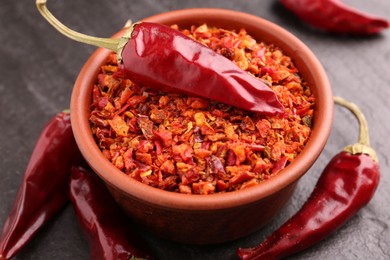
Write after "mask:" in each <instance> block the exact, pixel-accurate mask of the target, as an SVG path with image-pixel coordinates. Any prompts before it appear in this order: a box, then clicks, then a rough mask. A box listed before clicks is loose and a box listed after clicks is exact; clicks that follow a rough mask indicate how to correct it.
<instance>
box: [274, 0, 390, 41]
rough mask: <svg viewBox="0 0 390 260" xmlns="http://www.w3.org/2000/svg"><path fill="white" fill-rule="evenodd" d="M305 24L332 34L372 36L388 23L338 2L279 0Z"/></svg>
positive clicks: (330, 0)
mask: <svg viewBox="0 0 390 260" xmlns="http://www.w3.org/2000/svg"><path fill="white" fill-rule="evenodd" d="M280 2H281V3H282V4H283V5H284V6H285V7H286V8H287V9H288V10H290V11H291V12H293V13H294V14H295V15H297V16H298V17H299V18H300V19H301V20H303V21H304V22H306V23H307V24H309V25H311V26H313V27H315V28H319V29H322V30H325V31H328V32H332V33H339V34H353V35H372V34H376V33H379V32H381V31H382V30H383V29H385V28H388V27H389V21H387V20H385V19H383V18H381V17H376V16H373V15H370V14H366V13H363V12H362V11H359V10H357V9H355V8H352V7H349V6H347V5H345V4H343V3H342V2H341V1H340V0H280Z"/></svg>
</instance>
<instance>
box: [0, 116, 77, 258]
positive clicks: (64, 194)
mask: <svg viewBox="0 0 390 260" xmlns="http://www.w3.org/2000/svg"><path fill="white" fill-rule="evenodd" d="M81 158H82V156H81V153H80V151H79V149H78V147H77V145H76V141H75V140H74V137H73V132H72V128H71V123H70V114H69V112H67V111H64V112H60V113H59V114H57V115H56V116H55V117H54V118H53V119H51V120H50V121H49V122H48V124H47V125H46V126H45V128H44V129H43V131H42V133H41V134H40V136H39V139H38V141H37V143H36V144H35V147H34V150H33V152H32V155H31V158H30V160H29V162H28V165H27V169H26V171H25V174H24V177H23V180H22V184H21V186H20V188H19V191H18V194H17V197H16V200H15V202H14V204H13V207H12V209H11V212H10V214H9V216H8V218H7V220H6V222H5V225H4V227H3V231H2V234H1V237H0V259H10V258H11V257H13V256H15V255H16V254H17V252H18V251H19V250H20V249H21V248H22V247H23V246H24V245H25V244H26V243H27V242H28V241H30V240H31V238H32V237H33V236H34V235H35V234H36V233H37V232H38V231H39V229H40V228H41V227H42V226H43V225H44V224H46V223H47V222H48V221H49V220H50V219H52V218H53V216H54V215H55V214H57V213H58V212H59V211H60V210H61V209H63V207H64V206H65V205H66V204H67V203H68V202H69V196H68V185H69V176H70V169H71V166H72V165H73V164H76V163H79V162H80V161H81Z"/></svg>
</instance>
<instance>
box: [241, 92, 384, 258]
mask: <svg viewBox="0 0 390 260" xmlns="http://www.w3.org/2000/svg"><path fill="white" fill-rule="evenodd" d="M334 100H335V103H337V104H340V105H342V106H344V107H346V108H348V109H350V110H351V111H352V112H353V113H354V114H355V116H356V117H357V118H358V120H359V123H360V136H359V141H358V143H356V144H354V145H351V146H347V147H346V148H344V151H342V152H340V153H339V154H337V155H336V156H335V157H333V159H332V160H331V161H330V162H329V164H328V165H327V166H326V168H325V169H324V171H323V173H322V175H321V176H320V179H319V180H318V182H317V184H316V186H315V188H314V190H313V192H312V194H311V195H310V197H309V199H308V200H307V201H306V203H305V204H304V205H303V207H302V208H301V209H300V210H299V211H298V212H297V213H296V214H295V215H294V216H293V217H292V218H290V219H289V220H288V221H287V222H286V223H285V224H283V225H282V226H281V227H280V228H279V229H278V230H276V231H275V232H274V233H272V234H271V235H270V236H269V237H268V238H266V239H265V241H264V242H262V243H261V244H260V245H258V246H256V247H253V248H239V249H238V250H237V253H238V256H239V257H240V258H241V259H279V258H283V257H287V256H289V255H292V254H295V253H297V252H300V251H302V250H304V249H306V248H308V247H310V246H312V245H314V244H316V243H317V242H319V241H321V240H322V239H324V238H326V237H327V236H328V235H329V234H331V233H332V232H334V231H335V230H336V229H338V228H339V227H340V226H342V225H343V224H344V223H345V222H346V221H348V220H349V219H350V218H352V217H353V216H354V215H355V213H356V212H357V211H359V210H360V209H361V208H362V207H364V206H365V205H366V204H367V203H368V202H369V201H370V200H371V198H372V196H373V195H374V193H375V190H376V188H377V186H378V183H379V179H380V172H379V165H378V160H377V157H376V154H375V151H374V150H373V149H372V148H371V147H370V145H369V137H368V127H367V123H366V120H365V118H364V115H363V114H362V113H361V112H360V110H359V108H358V107H357V106H356V105H355V104H353V103H350V102H348V101H346V100H344V99H342V98H340V97H335V98H334Z"/></svg>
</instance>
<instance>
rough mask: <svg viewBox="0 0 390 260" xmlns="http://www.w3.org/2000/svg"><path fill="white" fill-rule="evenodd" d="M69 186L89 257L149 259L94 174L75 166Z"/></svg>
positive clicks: (115, 259) (136, 236)
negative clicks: (87, 246) (88, 247)
mask: <svg viewBox="0 0 390 260" xmlns="http://www.w3.org/2000/svg"><path fill="white" fill-rule="evenodd" d="M69 189H70V199H71V201H72V204H73V207H74V210H75V212H76V215H77V217H78V219H79V222H80V224H81V226H82V228H83V230H84V233H85V234H86V236H87V237H88V240H89V243H90V246H91V252H90V254H91V255H90V256H91V259H96V260H99V259H106V260H109V259H112V260H118V259H123V260H128V259H140V258H142V259H151V258H152V257H151V255H150V254H149V253H148V252H147V249H146V246H145V243H143V241H142V239H141V238H140V236H139V235H138V234H136V233H135V230H134V229H133V228H132V227H131V226H130V225H129V220H128V219H126V218H125V217H124V213H123V212H122V211H121V210H120V209H119V207H118V206H117V204H116V203H115V201H114V199H113V198H112V196H111V194H110V193H109V191H108V189H107V187H106V186H104V184H103V183H102V182H101V181H100V180H99V178H98V177H97V176H96V175H95V174H93V173H92V172H91V171H89V170H88V169H87V168H84V167H81V166H78V167H76V166H74V167H73V168H72V171H71V178H70V188H69Z"/></svg>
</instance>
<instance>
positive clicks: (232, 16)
mask: <svg viewBox="0 0 390 260" xmlns="http://www.w3.org/2000/svg"><path fill="white" fill-rule="evenodd" d="M144 20H145V21H151V22H158V23H163V24H167V25H172V24H178V25H179V27H180V28H188V27H189V26H191V25H200V24H202V23H207V24H209V25H212V26H217V27H222V28H226V29H236V30H239V29H241V28H245V29H246V30H247V31H248V33H249V34H250V35H252V36H253V37H254V38H255V39H256V40H257V41H264V42H266V43H274V44H275V45H277V46H279V47H281V48H282V50H283V51H284V52H285V53H286V54H287V55H289V56H290V57H291V58H292V59H293V61H294V62H295V64H296V66H297V67H298V69H299V71H300V73H301V75H302V77H303V78H304V79H305V80H306V81H307V82H308V83H309V85H310V87H311V89H312V92H313V94H314V95H315V97H316V107H315V114H314V118H313V129H312V135H311V137H310V139H309V140H308V143H307V145H306V147H305V149H304V150H303V151H302V153H301V154H300V155H298V157H297V158H296V159H295V161H294V162H293V163H292V164H290V165H289V166H288V167H286V168H285V169H283V170H282V171H281V172H280V173H279V174H278V175H276V176H274V177H272V178H270V179H269V180H267V181H265V182H263V183H260V184H259V185H257V186H256V187H251V188H247V189H244V190H240V191H235V192H230V193H223V194H213V195H186V194H178V193H174V192H169V191H163V190H159V189H156V188H152V187H149V186H147V185H145V184H142V183H140V182H138V181H136V180H133V179H131V178H129V177H127V176H126V175H125V174H123V173H122V172H121V171H120V170H118V169H117V168H116V167H115V166H114V165H112V164H111V163H110V162H109V161H108V160H107V159H106V158H105V157H104V156H103V154H102V153H101V152H100V150H99V149H98V147H97V145H96V143H95V141H94V140H93V137H92V134H91V131H90V128H89V122H88V117H89V106H90V104H91V92H92V87H93V84H94V81H95V78H96V76H97V73H98V70H99V68H100V66H101V65H102V64H103V63H104V62H105V59H106V57H107V55H108V54H109V51H107V50H104V49H98V50H97V51H96V52H95V53H94V54H93V55H92V56H91V58H90V59H89V60H88V61H87V62H86V64H85V65H84V67H83V68H82V70H81V72H80V74H79V77H78V78H77V80H76V83H75V87H74V90H73V94H72V100H71V111H72V113H71V114H72V118H71V119H72V127H73V131H74V134H75V138H76V141H77V143H78V145H79V148H80V150H81V152H82V154H83V155H84V157H85V159H86V160H87V162H88V163H89V164H90V165H91V167H92V168H93V169H94V170H95V172H96V173H97V174H98V175H99V176H100V177H101V178H102V179H103V180H104V181H105V182H106V183H108V184H109V185H110V186H113V187H115V188H116V189H118V190H120V191H122V192H123V193H124V194H130V195H131V196H134V197H137V198H138V199H140V200H143V201H144V202H145V203H148V204H151V205H154V206H158V207H171V208H173V209H181V210H214V209H221V208H227V207H235V206H237V205H241V204H248V203H253V202H255V201H258V200H260V199H263V198H265V197H267V196H269V195H270V194H273V193H275V192H277V191H279V190H281V189H283V188H285V187H286V186H288V185H289V184H291V183H293V182H295V181H297V180H298V179H299V178H300V177H301V176H302V175H303V174H304V173H305V172H306V171H307V170H308V169H309V168H310V167H311V165H312V164H313V163H314V162H315V160H316V159H317V157H318V156H319V154H320V153H321V151H322V149H323V147H324V146H325V143H326V140H327V138H328V136H329V133H330V129H331V124H332V119H333V97H332V92H331V87H330V84H329V81H328V78H327V76H326V73H325V71H324V69H323V67H322V66H321V64H320V63H319V61H318V60H317V58H316V57H315V56H314V54H313V53H312V52H311V51H310V50H309V49H308V47H307V46H306V45H305V44H303V43H302V42H301V41H300V40H299V39H297V38H296V37H295V36H293V35H292V34H291V33H289V32H287V31H286V30H284V29H282V28H281V27H279V26H277V25H275V24H273V23H271V22H268V21H266V20H264V19H262V18H259V17H256V16H252V15H249V14H245V13H240V12H236V11H230V10H221V9H187V10H178V11H173V12H169V13H164V14H160V15H156V16H152V17H149V18H147V19H144ZM122 33H123V30H121V31H120V32H118V33H117V34H115V35H114V36H113V37H120V35H121V34H122Z"/></svg>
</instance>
